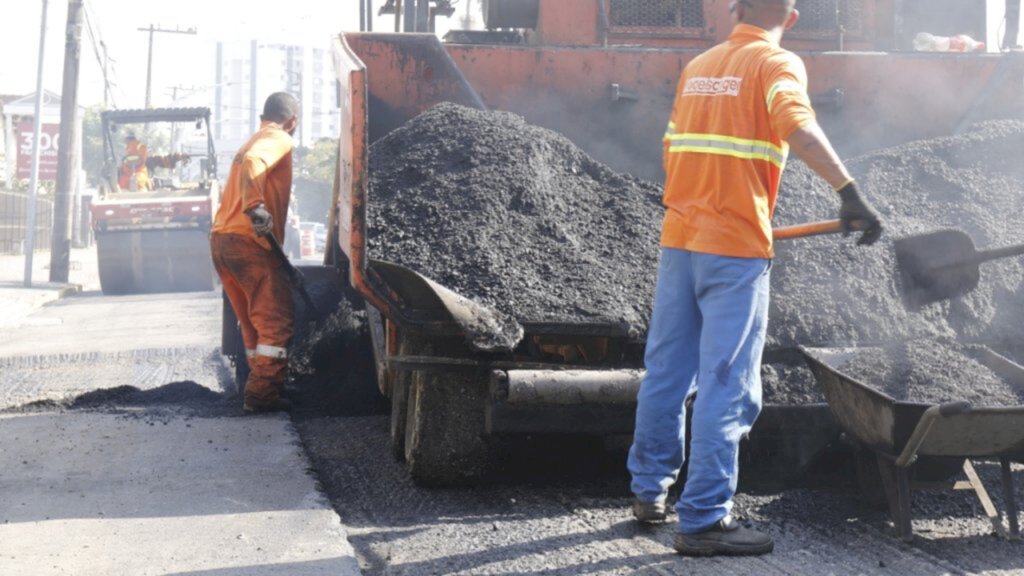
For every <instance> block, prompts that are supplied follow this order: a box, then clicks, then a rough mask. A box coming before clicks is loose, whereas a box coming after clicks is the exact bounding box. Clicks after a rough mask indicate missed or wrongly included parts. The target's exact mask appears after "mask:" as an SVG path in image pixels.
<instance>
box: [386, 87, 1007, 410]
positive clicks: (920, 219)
mask: <svg viewBox="0 0 1024 576" xmlns="http://www.w3.org/2000/svg"><path fill="white" fill-rule="evenodd" d="M1022 153H1024V123H1022V122H1019V121H992V122H986V123H981V124H977V125H975V126H974V127H973V128H972V129H971V131H969V132H967V133H965V134H963V135H960V136H955V137H945V138H936V139H932V140H924V141H918V142H912V143H909V144H906V145H903V146H899V147H895V148H890V149H884V150H880V151H877V152H874V153H871V154H867V155H863V156H860V157H857V158H854V159H852V160H850V161H848V162H847V164H848V166H849V168H850V170H851V172H852V173H853V175H854V176H855V177H856V178H857V180H858V182H859V183H860V185H861V188H862V191H863V193H864V194H865V196H866V197H867V198H868V199H869V200H870V201H872V202H873V203H874V205H875V206H876V207H877V208H878V210H879V212H881V214H882V215H883V217H884V219H885V225H886V231H885V234H884V235H883V237H882V240H881V241H879V242H878V243H877V244H876V245H874V246H871V247H858V246H856V245H855V243H854V241H853V239H852V238H851V239H842V238H840V237H837V236H823V237H815V238H806V239H796V240H790V241H784V242H779V243H777V245H776V253H777V254H776V259H775V262H774V267H773V270H772V303H771V310H770V321H769V328H768V339H767V346H766V347H767V349H768V350H786V349H792V348H793V347H795V346H796V345H798V344H803V345H811V346H857V345H862V346H868V345H879V344H886V343H890V342H899V341H903V340H907V339H915V338H947V339H959V340H962V341H980V342H985V343H989V344H992V345H993V346H994V347H997V348H1006V347H1011V348H1012V347H1013V346H1014V345H1013V344H1007V343H1015V342H1020V341H1022V340H1024V265H1022V262H1021V259H1006V260H1000V261H998V262H993V263H989V264H985V265H983V266H982V276H981V283H980V285H979V287H978V288H977V289H976V290H975V291H973V292H972V293H970V294H967V295H965V296H963V297H960V298H957V299H954V300H951V301H946V302H940V303H936V304H932V305H929V306H926V307H925V308H924V309H923V310H920V311H917V312H912V311H908V310H906V309H905V308H904V306H903V303H902V300H901V298H900V295H899V289H898V285H897V274H896V273H895V271H896V266H895V260H894V256H893V250H892V242H893V240H895V239H897V238H901V237H904V236H908V235H914V234H922V233H926V232H930V231H933V230H936V229H941V228H957V229H962V230H964V231H965V232H967V233H968V234H969V235H971V237H972V238H973V239H974V241H975V243H976V245H977V246H978V247H979V249H981V248H986V247H998V246H1004V245H1009V244H1014V243H1020V242H1021V241H1024V237H1022V236H1021V233H1020V230H1022V229H1024V214H1022V213H1021V212H1019V211H1017V210H1013V209H1012V208H1013V207H1017V206H1020V205H1021V195H1022V190H1024V164H1022V163H1020V162H1019V161H1018V160H1016V159H1019V158H1020V156H1021V154H1022ZM371 175H372V182H371V201H370V207H369V208H370V210H369V211H370V216H369V220H370V224H369V226H370V246H371V253H372V254H373V256H374V257H376V258H380V259H384V260H388V261H392V262H396V263H398V264H401V265H404V266H407V267H409V268H411V269H413V270H416V271H418V272H420V273H423V274H424V275H426V276H428V277H430V278H431V279H433V280H435V281H437V282H439V283H440V284H442V285H444V286H446V287H448V288H451V289H453V290H455V291H456V292H458V293H460V294H462V295H464V296H467V297H469V298H471V299H473V300H475V301H477V302H480V303H482V304H484V305H487V306H489V307H493V308H495V309H497V310H499V311H501V312H502V313H505V314H507V315H509V316H511V317H513V318H515V319H517V320H519V321H520V322H524V323H529V322H555V323H571V322H598V323H625V324H627V325H628V326H630V327H633V328H635V329H636V330H637V331H638V333H639V334H640V335H641V336H642V334H643V332H644V331H645V329H646V326H647V323H648V321H649V318H650V310H651V307H652V304H653V302H652V300H653V287H654V283H655V280H656V272H657V255H658V232H659V230H660V222H661V216H662V210H663V209H662V207H661V206H660V193H661V191H660V186H659V185H656V184H653V183H648V182H643V181H641V180H636V179H634V178H632V177H629V176H626V175H621V174H616V173H614V172H612V171H611V170H610V169H608V168H607V167H605V166H604V165H602V164H599V163H598V162H596V161H594V160H592V159H591V158H589V157H588V156H586V155H585V154H584V153H583V152H582V151H580V150H579V149H578V148H577V147H576V146H575V145H573V144H572V143H571V142H569V141H568V140H566V139H565V138H564V137H562V136H560V135H558V134H556V133H554V132H551V131H548V130H546V129H543V128H538V127H535V126H530V125H528V124H526V123H525V122H524V121H523V120H522V118H520V117H518V116H515V115H513V114H509V113H503V112H482V111H478V110H472V109H468V108H463V107H459V106H456V105H451V104H442V105H439V106H437V107H435V108H433V109H431V110H428V111H427V112H425V113H424V114H422V115H421V116H419V117H417V118H416V119H414V120H412V121H410V122H409V123H407V124H406V125H405V126H403V127H402V128H400V129H398V130H395V131H394V132H392V133H391V134H390V135H389V136H388V137H386V138H384V139H382V140H380V141H378V142H377V143H376V144H374V146H373V147H372V148H371ZM838 205H839V202H838V198H837V197H836V196H835V194H834V193H833V192H832V191H831V190H830V189H829V187H828V186H827V184H826V183H825V182H824V181H822V180H821V179H820V178H819V177H818V176H816V175H815V174H814V173H813V172H812V171H811V170H810V169H809V168H807V166H805V165H803V164H802V163H800V162H799V161H796V160H795V159H794V161H793V162H791V164H790V166H789V167H788V168H787V169H786V171H785V173H784V177H783V183H782V189H781V191H780V195H779V203H778V207H777V210H776V215H775V219H774V223H775V225H776V226H781V225H789V224H797V223H804V222H810V221H814V220H822V219H828V218H833V217H835V214H836V211H837V208H838ZM762 374H763V376H764V380H765V389H766V401H773V402H778V403H805V402H812V401H821V400H822V398H821V395H820V392H819V391H818V390H817V386H816V384H815V383H814V381H813V378H810V377H809V376H810V375H809V372H808V371H806V370H805V369H803V367H802V366H792V365H781V364H774V365H767V366H766V367H765V369H764V370H763V371H762Z"/></svg>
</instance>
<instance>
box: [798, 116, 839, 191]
mask: <svg viewBox="0 0 1024 576" xmlns="http://www.w3.org/2000/svg"><path fill="white" fill-rule="evenodd" d="M786 141H787V142H789V146H790V150H791V151H792V152H793V153H794V154H796V156H797V157H798V158H800V159H801V160H803V161H804V164H807V166H809V167H810V168H811V170H814V171H815V172H816V173H817V174H818V175H819V176H821V177H822V178H824V179H825V182H828V183H829V186H832V189H833V190H838V189H840V188H842V187H843V185H845V184H846V183H847V182H849V181H850V180H852V179H853V178H851V177H850V173H849V172H848V171H847V170H846V166H844V165H843V162H842V160H840V159H839V155H838V154H836V151H835V150H833V149H832V144H831V143H830V142H829V141H828V138H827V137H826V136H825V133H824V132H823V131H822V130H821V126H819V125H818V122H817V121H815V120H811V121H809V122H806V123H805V124H803V125H802V126H799V127H798V128H797V129H796V130H794V131H793V133H792V134H790V135H789V138H787V139H786Z"/></svg>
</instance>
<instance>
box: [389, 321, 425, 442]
mask: <svg viewBox="0 0 1024 576" xmlns="http://www.w3.org/2000/svg"><path fill="white" fill-rule="evenodd" d="M378 316H379V315H378ZM425 348H426V344H425V342H424V339H423V337H422V336H417V335H413V334H409V333H405V334H403V335H402V337H401V340H400V341H399V343H398V354H399V355H400V356H413V355H416V354H419V353H421V352H422V351H423V350H424V349H425ZM385 355H386V353H384V352H383V350H382V352H381V358H382V361H383V358H384V356H385ZM384 374H385V377H386V378H388V379H389V380H390V382H389V383H388V387H389V388H390V391H389V395H390V396H391V454H392V455H393V456H394V457H395V460H397V461H399V462H404V461H405V423H406V420H407V419H408V415H407V413H406V412H407V411H408V407H409V381H410V380H411V379H412V373H411V372H409V371H408V370H390V369H385V370H384Z"/></svg>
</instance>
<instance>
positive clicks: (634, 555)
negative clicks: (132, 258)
mask: <svg viewBox="0 0 1024 576" xmlns="http://www.w3.org/2000/svg"><path fill="white" fill-rule="evenodd" d="M219 307H220V301H219V298H218V297H217V295H216V294H215V293H201V294H178V295H153V296H145V297H143V296H130V297H127V296H126V297H117V298H110V297H104V296H102V295H100V294H98V293H96V292H94V291H89V290H85V291H84V292H82V293H81V294H79V295H76V296H73V297H68V298H65V299H63V300H61V301H60V302H57V303H53V304H50V305H48V306H45V307H43V308H41V309H37V310H34V311H32V312H31V313H29V314H26V315H25V316H24V317H22V319H21V320H19V322H18V323H17V325H16V326H15V327H13V328H11V329H10V330H5V331H2V332H0V390H4V391H6V398H3V399H2V402H0V404H2V405H3V406H11V405H15V404H22V403H24V402H26V401H30V400H40V399H51V400H54V399H59V398H64V397H67V396H76V395H80V394H82V393H83V392H86V393H87V394H86V396H85V397H83V398H80V400H79V404H77V405H76V406H78V407H77V408H75V407H68V405H67V404H59V403H57V404H53V403H50V404H43V405H42V406H40V407H39V408H37V409H36V410H35V411H30V412H16V413H8V414H7V415H5V416H3V417H0V435H2V437H3V438H4V442H3V443H0V494H4V497H3V498H0V542H2V543H3V545H2V546H0V574H8V573H15V574H17V573H26V574H60V573H74V574H110V573H131V574H168V573H177V574H181V573H185V574H204V575H210V574H215V575H222V574H223V575H229V574H231V575H233V574H264V573H267V574H269V573H284V574H292V575H302V574H322V573H341V574H346V573H352V571H354V570H356V569H357V567H356V564H355V561H356V560H358V563H359V566H360V567H361V569H362V570H363V572H364V573H365V574H370V575H378V574H380V575H384V574H387V575H392V574H394V575H405V574H408V575H417V576H418V575H420V574H503V575H511V574H517V575H518V574H522V575H526V574H541V575H556V574H559V575H560V574H566V575H569V574H593V575H606V574H607V575H613V574H615V575H618V574H637V573H639V574H662V575H664V574H722V573H729V574H814V575H818V574H851V573H857V574H879V575H883V574H884V575H892V574H899V575H900V576H910V575H917V574H922V575H924V574H929V575H931V574H1024V547H1022V544H1021V542H1005V541H1002V540H1000V539H997V538H995V537H993V536H991V532H992V529H991V526H990V525H989V524H988V523H987V521H986V520H985V519H984V518H983V517H982V516H981V515H980V513H981V512H980V507H979V506H978V504H977V503H976V501H974V500H972V497H971V496H970V495H969V494H968V493H965V492H960V493H956V494H950V493H938V494H933V495H930V494H925V493H922V494H920V495H919V496H916V497H915V498H916V499H915V515H916V519H915V523H914V528H915V533H916V534H917V537H916V539H915V541H914V542H913V543H911V544H903V543H901V542H898V541H896V540H895V539H894V538H893V537H892V535H891V532H892V530H891V526H890V524H889V522H888V518H887V515H886V514H885V513H884V512H882V511H878V510H875V509H872V508H870V507H868V506H866V505H865V504H864V503H863V502H861V500H860V499H859V498H858V497H857V496H856V491H855V490H854V487H853V486H852V483H851V482H845V483H842V484H835V483H833V484H830V485H817V486H816V487H814V488H801V489H789V490H783V491H765V492H758V491H754V492H750V491H749V490H748V491H747V492H746V493H744V494H741V495H740V496H739V497H738V498H737V507H736V512H737V514H738V515H739V516H741V517H743V518H745V519H746V521H748V522H750V523H752V524H754V525H756V526H758V527H760V528H763V529H765V530H768V531H769V532H771V533H772V535H773V536H774V537H775V538H776V542H777V549H776V552H775V553H774V554H773V555H771V556H767V557H762V558H747V559H705V560H695V559H683V558H679V557H677V556H676V555H674V554H673V553H672V551H671V548H670V542H671V537H672V526H671V525H666V526H662V527H659V528H654V529H644V528H641V527H638V526H637V525H636V524H635V523H633V522H632V521H631V519H630V515H629V512H628V505H629V502H630V499H629V495H628V493H627V486H628V479H627V478H626V476H625V474H624V472H623V458H624V455H623V452H622V449H621V445H620V446H619V447H618V448H606V447H605V446H604V445H603V444H601V443H593V442H581V441H576V440H571V439H552V438H533V439H523V438H518V439H508V440H506V441H504V442H503V443H502V444H501V445H500V446H499V448H498V450H497V459H496V462H497V471H496V473H495V475H494V478H493V480H492V481H491V483H489V484H487V485H484V486H480V487H478V488H474V489H458V490H425V489H421V488H418V487H416V486H414V485H413V484H412V483H411V482H410V481H409V478H408V476H407V474H406V472H405V470H404V468H403V466H402V465H401V464H399V463H398V462H395V461H394V460H393V459H392V458H391V457H390V452H389V450H388V446H387V441H388V440H387V438H388V432H387V430H388V424H387V419H386V417H385V416H366V417H329V416H325V415H323V414H317V413H316V412H315V411H314V412H313V413H309V412H303V413H302V414H301V417H298V418H297V419H296V420H295V422H294V424H292V423H290V422H289V420H288V419H286V418H284V417H272V418H242V417H239V411H238V406H237V399H231V398H229V397H226V396H224V395H221V394H219V392H220V391H222V390H226V389H228V387H229V378H230V375H229V372H228V371H227V369H226V367H225V366H224V365H223V363H222V362H221V361H220V357H219V354H217V351H216V348H217V339H218V337H219V318H220V311H219ZM169 382H176V383H177V384H175V385H173V386H168V385H167V384H168V383H169ZM191 383H195V384H191ZM186 384H187V386H185V385H186ZM350 384H351V383H350ZM122 385H130V386H134V387H135V388H138V389H140V390H142V392H140V393H139V394H138V395H132V394H127V395H125V394H121V395H117V394H110V393H107V392H95V391H96V390H98V389H105V388H111V387H114V386H122ZM89 391H93V393H92V394H88V392H89ZM172 392H173V393H172ZM147 394H151V395H147ZM86 400H87V401H86ZM83 406H84V408H83ZM0 407H2V406H0ZM323 409H324V412H327V413H334V412H332V410H333V407H331V406H324V407H323ZM300 446H301V450H300V449H299V447H300ZM307 468H309V469H311V471H312V476H311V475H309V474H307V473H306V471H307ZM979 469H980V472H981V474H982V476H983V478H984V479H985V481H986V482H987V484H988V486H989V488H990V490H991V491H992V496H993V499H994V500H995V501H996V505H997V506H998V507H999V508H1000V509H1002V508H1003V505H1002V500H1001V498H1000V494H999V493H998V492H999V491H998V482H997V477H998V471H997V470H996V469H995V468H994V467H993V466H991V465H987V464H979ZM1014 476H1015V479H1016V482H1017V487H1018V489H1017V498H1018V500H1019V501H1022V502H1024V467H1021V466H1017V467H1016V468H1015V471H1014ZM847 480H849V478H847ZM318 485H319V486H322V487H323V490H324V493H325V494H326V496H327V497H329V504H328V502H327V501H326V500H324V498H323V496H322V495H321V493H320V492H319V491H318V490H317V486H318ZM755 485H756V484H755ZM101 514H102V515H101ZM339 518H340V523H339ZM4 520H7V522H8V523H7V524H3V521H4ZM346 535H347V538H346ZM275 537H276V540H275ZM54 542H60V543H61V545H60V546H54V545H53V543H54ZM285 543H288V544H287V545H286V544H285ZM350 546H351V547H350Z"/></svg>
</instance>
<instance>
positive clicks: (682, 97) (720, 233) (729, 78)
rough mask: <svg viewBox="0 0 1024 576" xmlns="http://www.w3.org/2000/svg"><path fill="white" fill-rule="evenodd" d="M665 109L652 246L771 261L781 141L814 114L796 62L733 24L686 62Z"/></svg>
mask: <svg viewBox="0 0 1024 576" xmlns="http://www.w3.org/2000/svg"><path fill="white" fill-rule="evenodd" d="M672 108H673V109H672V117H671V118H670V119H669V125H668V131H667V132H666V134H665V139H664V148H665V173H666V179H665V196H664V199H663V201H664V204H665V219H664V222H663V228H662V234H661V245H662V246H664V247H667V248H679V249H683V250H690V251H693V252H702V253H706V254H716V255H720V256H734V257H740V258H771V257H772V256H773V250H772V229H771V218H772V213H773V212H774V210H775V198H776V196H777V194H778V191H779V181H780V180H781V178H782V170H783V168H784V167H785V165H786V157H787V155H788V153H789V146H788V144H786V138H788V137H789V136H790V134H792V133H793V131H795V130H796V129H797V128H799V127H800V126H802V125H804V124H806V123H807V122H810V121H811V120H813V119H814V110H812V109H811V103H810V99H809V98H808V97H807V71H806V69H805V68H804V64H803V61H802V60H800V58H799V57H798V56H797V55H795V54H793V53H792V52H789V51H787V50H784V49H782V48H781V47H779V45H778V44H777V43H776V42H775V40H774V39H772V37H771V35H770V34H769V33H768V32H767V31H765V30H763V29H761V28H758V27H756V26H750V25H747V24H739V25H737V26H736V28H734V29H733V32H732V34H731V35H730V36H729V39H728V40H727V41H725V42H723V43H722V44H719V45H718V46H715V47H714V48H711V49H710V50H708V51H707V52H705V53H703V54H701V55H700V56H698V57H696V58H694V59H693V60H692V61H691V62H690V63H689V64H688V65H687V66H686V68H685V69H684V70H683V74H682V76H681V77H680V79H679V85H678V88H677V92H676V99H675V103H674V104H673V107H672Z"/></svg>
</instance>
